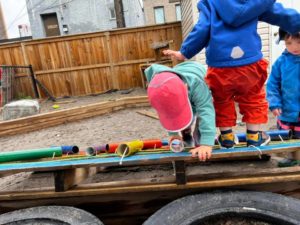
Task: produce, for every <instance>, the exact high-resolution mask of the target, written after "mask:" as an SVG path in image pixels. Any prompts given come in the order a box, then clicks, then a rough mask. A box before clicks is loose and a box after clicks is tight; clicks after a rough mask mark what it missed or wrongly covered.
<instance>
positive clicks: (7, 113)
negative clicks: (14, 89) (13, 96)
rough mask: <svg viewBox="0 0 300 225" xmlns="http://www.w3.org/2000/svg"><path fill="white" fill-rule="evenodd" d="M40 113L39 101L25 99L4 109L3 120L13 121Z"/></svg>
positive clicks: (7, 105) (9, 104)
mask: <svg viewBox="0 0 300 225" xmlns="http://www.w3.org/2000/svg"><path fill="white" fill-rule="evenodd" d="M39 112H40V104H39V102H38V101H37V100H31V99H23V100H18V101H14V102H10V103H8V104H6V105H4V107H3V113H2V114H3V120H12V119H17V118H20V117H25V116H31V115H35V114H38V113H39Z"/></svg>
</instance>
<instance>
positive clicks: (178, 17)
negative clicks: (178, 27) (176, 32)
mask: <svg viewBox="0 0 300 225" xmlns="http://www.w3.org/2000/svg"><path fill="white" fill-rule="evenodd" d="M175 15H176V21H181V20H182V17H181V4H176V5H175Z"/></svg>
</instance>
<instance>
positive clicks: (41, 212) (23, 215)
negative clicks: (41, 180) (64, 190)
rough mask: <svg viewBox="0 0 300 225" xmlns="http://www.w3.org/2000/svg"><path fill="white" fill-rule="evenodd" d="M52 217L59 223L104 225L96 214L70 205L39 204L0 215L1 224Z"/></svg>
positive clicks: (20, 222)
mask: <svg viewBox="0 0 300 225" xmlns="http://www.w3.org/2000/svg"><path fill="white" fill-rule="evenodd" d="M45 219H52V220H53V221H54V224H55V221H57V224H67V225H104V224H103V223H102V222H101V221H100V220H99V219H98V218H97V217H96V216H94V215H92V214H90V213H89V212H86V211H84V210H82V209H78V208H74V207H69V206H39V207H32V208H25V209H20V210H15V211H12V212H8V213H5V214H2V215H0V225H5V224H14V223H15V224H22V221H24V223H25V221H26V220H27V221H28V220H33V221H35V220H36V221H37V222H38V221H39V220H40V221H43V220H45Z"/></svg>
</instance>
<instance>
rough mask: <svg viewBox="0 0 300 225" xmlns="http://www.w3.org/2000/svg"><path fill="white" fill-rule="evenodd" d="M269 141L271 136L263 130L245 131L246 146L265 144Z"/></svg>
mask: <svg viewBox="0 0 300 225" xmlns="http://www.w3.org/2000/svg"><path fill="white" fill-rule="evenodd" d="M270 141H271V137H270V136H269V135H268V134H266V133H265V132H262V131H258V132H253V131H247V146H251V145H252V146H265V145H268V144H269V143H270Z"/></svg>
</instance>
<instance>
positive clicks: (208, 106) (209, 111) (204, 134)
mask: <svg viewBox="0 0 300 225" xmlns="http://www.w3.org/2000/svg"><path fill="white" fill-rule="evenodd" d="M191 98H192V99H191V102H192V103H193V104H194V106H195V108H196V115H195V116H197V117H199V118H200V123H199V127H198V128H195V129H199V132H200V134H201V135H200V136H201V137H200V140H199V143H200V145H209V146H213V145H214V143H215V135H216V122H215V109H214V107H213V102H212V97H211V94H210V91H209V89H208V87H207V86H206V84H205V83H204V82H197V83H196V84H195V86H194V89H193V93H192V95H191Z"/></svg>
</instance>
